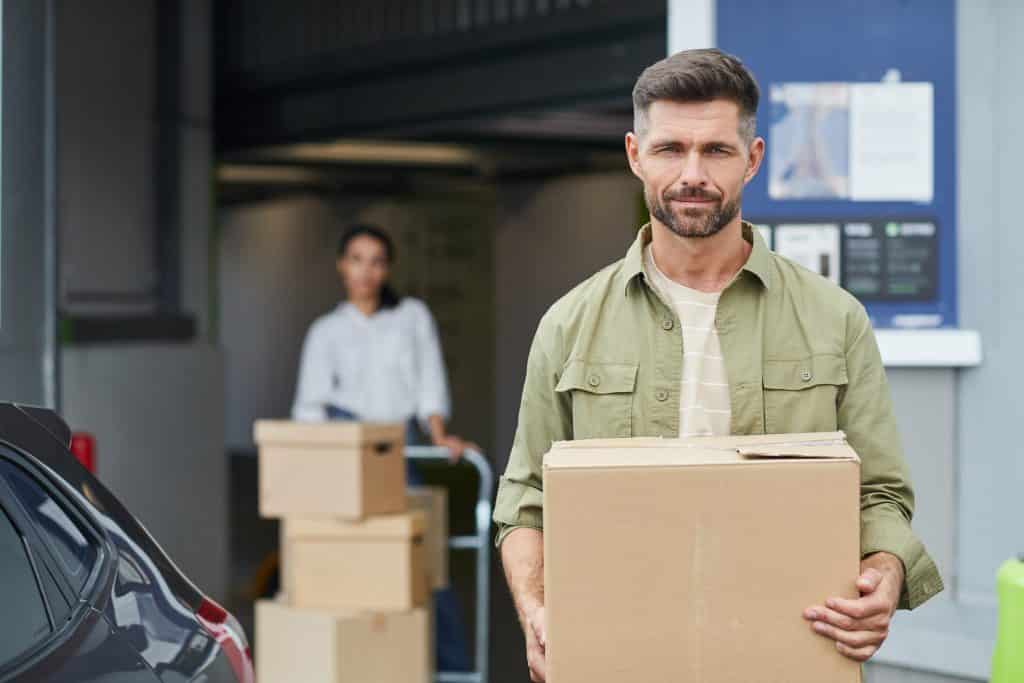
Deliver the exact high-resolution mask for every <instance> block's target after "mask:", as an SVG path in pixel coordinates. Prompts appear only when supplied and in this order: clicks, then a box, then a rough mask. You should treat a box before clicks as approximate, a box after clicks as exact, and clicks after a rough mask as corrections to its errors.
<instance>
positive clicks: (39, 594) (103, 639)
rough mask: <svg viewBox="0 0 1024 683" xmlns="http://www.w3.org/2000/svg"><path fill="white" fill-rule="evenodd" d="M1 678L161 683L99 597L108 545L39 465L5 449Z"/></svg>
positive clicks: (1, 451)
mask: <svg viewBox="0 0 1024 683" xmlns="http://www.w3.org/2000/svg"><path fill="white" fill-rule="evenodd" d="M0 511H2V514H0V605H3V606H4V608H3V610H0V615H2V616H0V681H4V682H5V683H6V682H7V681H11V682H12V683H14V682H17V683H28V682H29V681H33V682H34V681H44V680H45V681H49V682H52V683H72V682H75V683H88V682H93V683H104V682H110V681H119V682H124V683H156V682H157V681H158V679H157V677H156V676H155V674H153V672H152V671H151V670H150V669H149V668H148V666H147V665H146V664H145V662H144V661H143V660H142V658H141V657H140V656H139V654H138V653H137V652H135V651H134V650H133V649H132V648H131V647H130V645H129V644H128V643H126V642H125V640H124V638H122V637H121V636H120V635H119V634H118V633H117V632H116V631H115V630H114V629H113V628H111V626H110V624H109V623H108V622H107V620H106V619H104V617H103V615H102V614H101V613H100V612H98V611H97V610H96V609H94V608H93V604H92V601H93V600H94V598H95V597H96V596H99V595H101V594H102V591H104V590H109V586H110V583H111V580H112V572H113V568H114V562H113V559H112V554H111V552H110V548H109V547H108V544H106V543H105V542H104V540H103V536H102V534H100V533H99V531H98V530H97V529H95V528H93V527H92V525H91V524H90V521H89V520H88V519H87V518H86V517H85V516H84V515H82V514H81V512H80V511H78V510H76V509H75V506H74V505H73V504H72V503H71V501H70V500H69V499H68V498H67V497H66V496H65V495H64V494H63V493H62V492H61V491H60V488H59V487H58V486H56V485H54V483H53V482H51V481H49V480H48V478H47V475H46V473H45V472H43V471H42V470H40V469H38V468H37V467H36V466H35V465H34V464H33V462H32V461H31V460H30V459H28V458H25V457H23V456H21V455H20V454H19V453H17V452H16V451H14V450H13V449H8V448H5V447H3V446H0Z"/></svg>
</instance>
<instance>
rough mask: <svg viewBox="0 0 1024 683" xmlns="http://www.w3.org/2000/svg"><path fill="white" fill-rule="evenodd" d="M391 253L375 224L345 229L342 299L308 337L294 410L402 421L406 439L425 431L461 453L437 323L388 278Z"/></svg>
mask: <svg viewBox="0 0 1024 683" xmlns="http://www.w3.org/2000/svg"><path fill="white" fill-rule="evenodd" d="M394 259H395V247H394V243H393V242H392V241H391V238H390V237H389V236H388V235H387V234H386V233H385V232H384V231H382V230H380V229H379V228H377V227H374V226H372V225H356V226H353V227H352V228H350V229H349V230H348V231H347V232H346V233H345V234H344V235H343V236H342V238H341V241H340V242H339V244H338V257H337V269H338V275H340V276H341V282H342V286H343V287H344V290H345V293H346V299H345V301H342V302H341V304H339V305H338V307H337V308H336V309H335V310H334V311H332V312H330V313H328V314H327V315H324V316H323V317H321V318H319V319H318V320H317V321H316V322H314V323H313V326H312V327H311V328H310V330H309V333H308V334H307V336H306V342H305V344H304V346H303V349H302V362H301V366H300V369H299V381H298V387H297V389H296V395H295V403H294V405H293V407H292V417H293V418H294V419H296V420H306V421H317V420H325V419H338V418H341V419H360V420H366V421H373V422H404V423H406V424H408V425H409V428H408V431H407V437H408V441H409V443H423V439H422V437H421V436H420V433H421V430H422V432H424V433H426V435H428V437H429V441H430V443H432V444H433V445H435V446H445V447H447V448H448V450H449V451H450V452H451V455H452V458H453V459H458V458H459V457H460V456H461V455H462V452H463V450H465V448H466V447H467V446H471V444H467V443H466V442H465V441H463V440H462V439H461V438H459V437H458V436H455V435H452V434H448V433H447V432H446V430H445V420H446V419H447V418H448V415H449V398H448V383H447V380H446V379H445V368H444V360H443V358H442V356H441V348H440V344H439V342H438V338H437V329H436V327H435V325H434V320H433V318H432V317H431V315H430V311H429V310H427V307H426V305H425V304H424V303H423V302H422V301H420V300H418V299H414V298H412V297H399V296H398V295H397V294H396V293H395V291H394V289H392V287H391V286H390V285H389V284H388V275H389V272H390V269H391V265H392V264H393V263H394ZM414 479H418V476H417V477H414Z"/></svg>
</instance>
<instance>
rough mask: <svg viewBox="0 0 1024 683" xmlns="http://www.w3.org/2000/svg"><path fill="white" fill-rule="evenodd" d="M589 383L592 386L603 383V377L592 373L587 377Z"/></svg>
mask: <svg viewBox="0 0 1024 683" xmlns="http://www.w3.org/2000/svg"><path fill="white" fill-rule="evenodd" d="M587 383H588V384H590V386H592V387H596V386H597V385H598V384H600V383H601V378H600V377H598V376H597V375H591V376H590V377H589V378H588V379H587Z"/></svg>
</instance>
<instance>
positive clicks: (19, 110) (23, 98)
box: [0, 0, 48, 404]
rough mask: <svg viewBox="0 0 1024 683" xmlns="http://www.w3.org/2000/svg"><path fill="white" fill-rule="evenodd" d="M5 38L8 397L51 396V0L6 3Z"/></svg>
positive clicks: (1, 280) (3, 315) (0, 306)
mask: <svg viewBox="0 0 1024 683" xmlns="http://www.w3.org/2000/svg"><path fill="white" fill-rule="evenodd" d="M2 11H3V40H2V41H0V43H2V50H3V55H2V66H3V78H2V80H0V86H2V99H0V104H2V109H3V111H2V117H0V118H2V135H0V143H2V159H3V164H2V169H3V178H2V183H0V193H2V196H0V207H2V213H0V376H2V377H3V381H2V384H0V386H2V388H3V392H2V394H0V397H2V398H3V400H8V401H21V402H25V403H35V404H42V403H43V401H44V396H45V391H44V381H43V378H44V363H43V361H44V338H45V326H46V324H47V316H46V314H45V311H46V308H47V300H46V299H47V297H46V294H47V284H48V283H47V277H48V273H47V268H46V249H47V247H48V245H47V244H46V241H45V229H44V225H45V214H46V212H45V206H46V205H45V187H46V165H45V163H44V151H45V150H46V140H45V129H44V122H45V120H46V117H45V106H44V104H45V93H44V84H45V82H46V78H45V67H46V61H45V60H46V58H45V49H44V36H45V33H44V31H45V26H46V6H45V3H43V2H38V1H37V0H15V1H14V2H6V3H4V4H3V6H2Z"/></svg>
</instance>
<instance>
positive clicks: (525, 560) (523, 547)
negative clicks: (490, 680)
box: [501, 527, 548, 683]
mask: <svg viewBox="0 0 1024 683" xmlns="http://www.w3.org/2000/svg"><path fill="white" fill-rule="evenodd" d="M501 563H502V564H503V565H504V567H505V577H506V578H507V579H508V587H509V589H510V590H511V591H512V598H513V599H514V600H515V603H516V613H517V614H518V615H519V623H520V624H522V626H523V636H524V637H525V638H526V663H527V665H528V666H529V668H530V680H531V681H533V683H543V682H544V681H546V680H547V662H546V650H547V645H548V633H547V625H546V623H545V621H544V533H543V532H542V531H541V530H540V529H531V528H528V527H520V528H518V529H513V530H512V531H511V532H510V533H509V534H508V536H506V537H505V540H504V541H502V543H501Z"/></svg>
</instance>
